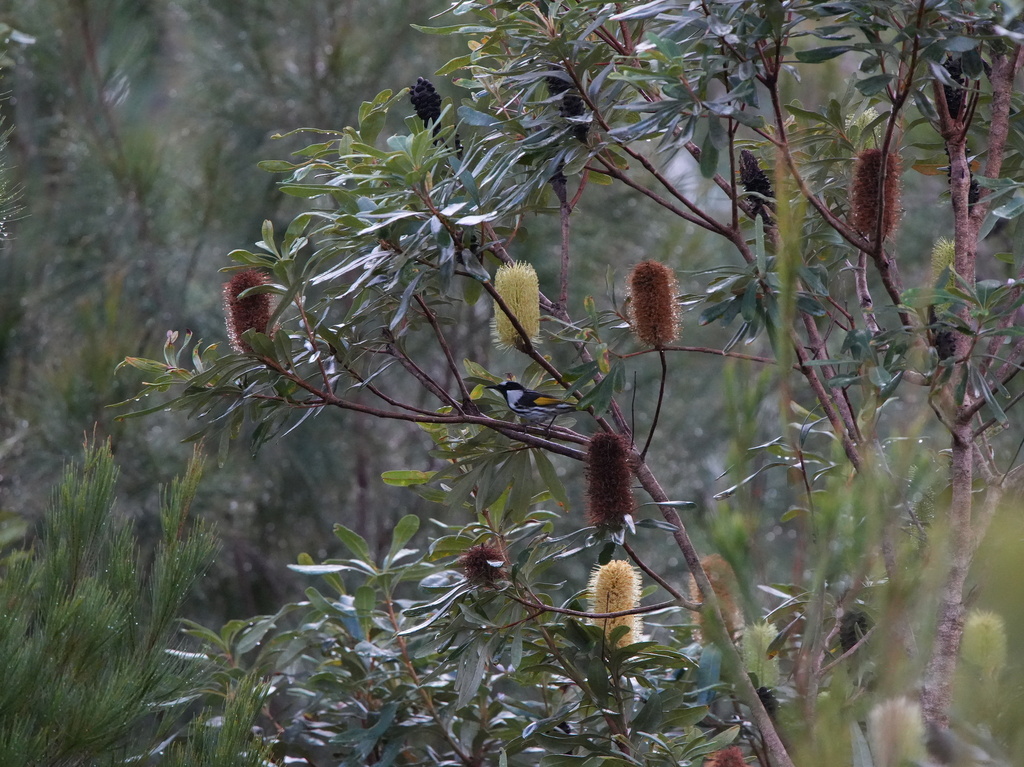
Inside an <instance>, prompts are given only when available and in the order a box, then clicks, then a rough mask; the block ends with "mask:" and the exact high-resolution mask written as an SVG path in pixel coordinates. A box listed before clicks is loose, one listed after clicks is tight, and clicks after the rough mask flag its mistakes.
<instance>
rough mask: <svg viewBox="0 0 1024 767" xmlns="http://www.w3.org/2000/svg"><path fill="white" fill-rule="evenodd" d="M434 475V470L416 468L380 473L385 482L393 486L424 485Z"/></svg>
mask: <svg viewBox="0 0 1024 767" xmlns="http://www.w3.org/2000/svg"><path fill="white" fill-rule="evenodd" d="M433 476H434V472H432V471H415V470H414V469H398V470H395V471H385V472H384V473H383V474H381V475H380V478H381V479H383V480H384V484H386V485H391V486H392V487H409V486H411V485H423V484H426V483H427V482H429V481H430V480H431V478H432V477H433Z"/></svg>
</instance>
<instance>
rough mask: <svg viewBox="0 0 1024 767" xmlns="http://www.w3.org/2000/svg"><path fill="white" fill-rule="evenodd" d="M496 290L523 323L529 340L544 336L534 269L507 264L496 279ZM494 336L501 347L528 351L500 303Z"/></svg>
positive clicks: (496, 306) (499, 271)
mask: <svg viewBox="0 0 1024 767" xmlns="http://www.w3.org/2000/svg"><path fill="white" fill-rule="evenodd" d="M494 289H495V290H496V291H498V295H500V296H501V298H502V300H503V301H504V302H505V304H506V305H507V306H508V308H509V310H510V311H511V312H512V314H514V315H515V317H516V319H517V320H519V324H520V325H522V326H523V330H525V331H526V335H527V337H528V338H529V340H530V341H531V342H532V341H534V340H535V339H536V338H537V337H538V336H539V335H540V284H539V282H538V281H537V272H536V271H535V270H534V268H533V267H532V266H530V265H529V264H527V263H525V262H523V261H516V262H515V263H512V264H503V265H502V266H500V267H498V271H497V273H496V274H495V275H494ZM494 332H495V335H496V336H497V338H498V343H499V344H500V345H501V346H507V347H513V346H514V347H515V348H516V349H519V350H520V351H523V350H524V349H525V348H526V342H525V341H524V340H523V337H522V336H521V335H520V334H519V332H518V331H517V330H516V328H515V325H513V324H512V320H510V319H509V318H508V315H506V314H505V312H504V311H503V310H502V309H501V307H500V306H498V304H497V302H495V305H494Z"/></svg>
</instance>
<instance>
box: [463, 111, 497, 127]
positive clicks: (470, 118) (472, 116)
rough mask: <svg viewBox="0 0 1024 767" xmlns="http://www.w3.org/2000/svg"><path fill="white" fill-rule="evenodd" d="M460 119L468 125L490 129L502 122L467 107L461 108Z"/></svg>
mask: <svg viewBox="0 0 1024 767" xmlns="http://www.w3.org/2000/svg"><path fill="white" fill-rule="evenodd" d="M459 119H460V120H462V122H464V123H465V124H466V125H478V126H480V127H482V128H489V127H491V126H492V125H497V124H498V123H499V122H501V120H499V119H498V118H497V117H493V116H492V115H488V114H484V113H483V112H478V111H476V110H475V109H472V108H470V107H466V106H463V107H459Z"/></svg>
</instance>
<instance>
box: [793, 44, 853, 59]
mask: <svg viewBox="0 0 1024 767" xmlns="http://www.w3.org/2000/svg"><path fill="white" fill-rule="evenodd" d="M852 50H855V48H854V47H853V46H852V45H833V46H830V47H828V48H811V49H810V50H809V51H797V52H796V60H797V61H800V62H802V63H804V64H817V63H819V62H822V61H828V60H829V59H834V58H835V57H836V56H842V55H843V54H844V53H849V52H850V51H852Z"/></svg>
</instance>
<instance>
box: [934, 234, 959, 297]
mask: <svg viewBox="0 0 1024 767" xmlns="http://www.w3.org/2000/svg"><path fill="white" fill-rule="evenodd" d="M955 260H956V243H954V242H953V240H951V239H949V238H948V237H940V238H939V239H937V240H936V241H935V244H934V245H932V286H935V283H937V282H938V281H939V278H940V277H941V276H942V272H943V270H945V269H946V268H947V267H949V269H950V273H949V280H948V281H947V282H946V284H945V285H943V286H942V287H944V288H951V287H953V286H954V285H955V284H956V279H955V278H954V277H953V272H952V270H953V262H954V261H955Z"/></svg>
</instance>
